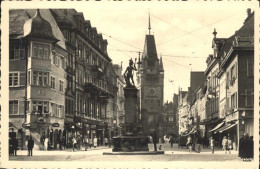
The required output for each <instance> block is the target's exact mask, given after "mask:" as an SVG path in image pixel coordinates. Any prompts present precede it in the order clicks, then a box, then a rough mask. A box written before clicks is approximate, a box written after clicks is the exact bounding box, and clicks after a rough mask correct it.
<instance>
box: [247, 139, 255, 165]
mask: <svg viewBox="0 0 260 169" xmlns="http://www.w3.org/2000/svg"><path fill="white" fill-rule="evenodd" d="M248 147H249V153H248V159H249V161H251V160H252V159H253V158H254V139H253V136H250V137H249V146H248Z"/></svg>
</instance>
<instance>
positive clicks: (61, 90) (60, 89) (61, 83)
mask: <svg viewBox="0 0 260 169" xmlns="http://www.w3.org/2000/svg"><path fill="white" fill-rule="evenodd" d="M59 82H60V88H59V91H60V92H63V91H64V90H63V85H64V82H63V81H62V80H59Z"/></svg>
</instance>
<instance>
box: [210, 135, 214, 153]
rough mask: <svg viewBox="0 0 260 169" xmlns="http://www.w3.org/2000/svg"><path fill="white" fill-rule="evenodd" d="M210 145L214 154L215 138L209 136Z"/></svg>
mask: <svg viewBox="0 0 260 169" xmlns="http://www.w3.org/2000/svg"><path fill="white" fill-rule="evenodd" d="M210 147H211V154H214V149H215V140H214V138H213V137H211V138H210Z"/></svg>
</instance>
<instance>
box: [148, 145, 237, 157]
mask: <svg viewBox="0 0 260 169" xmlns="http://www.w3.org/2000/svg"><path fill="white" fill-rule="evenodd" d="M160 145H162V147H161V150H159V146H160ZM153 150H154V148H153V144H149V151H153ZM157 150H158V151H164V152H165V154H211V148H210V147H208V148H203V147H202V146H201V152H200V153H198V152H196V151H192V153H189V152H188V149H187V148H186V147H183V148H178V144H173V147H171V145H170V144H165V143H163V144H157ZM214 154H217V155H230V154H229V152H227V154H225V151H223V150H222V148H220V147H215V151H214ZM231 155H238V151H235V150H231Z"/></svg>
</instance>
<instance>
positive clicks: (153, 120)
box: [137, 17, 164, 137]
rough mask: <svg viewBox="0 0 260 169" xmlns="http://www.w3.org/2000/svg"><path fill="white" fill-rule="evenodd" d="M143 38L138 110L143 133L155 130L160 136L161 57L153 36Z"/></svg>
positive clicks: (162, 70) (161, 97)
mask: <svg viewBox="0 0 260 169" xmlns="http://www.w3.org/2000/svg"><path fill="white" fill-rule="evenodd" d="M148 29H149V34H148V35H146V36H145V43H144V51H143V54H142V58H141V63H142V64H140V66H139V67H138V68H139V69H138V73H137V83H138V86H139V87H140V93H139V96H140V110H141V122H142V126H143V132H144V134H145V135H152V133H153V131H154V130H156V131H157V134H158V136H159V137H161V136H162V123H161V122H162V112H163V87H164V68H163V62H162V57H160V59H159V58H158V56H157V50H156V45H155V38H154V35H151V34H150V29H151V25H150V17H149V27H148Z"/></svg>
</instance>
